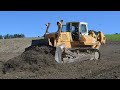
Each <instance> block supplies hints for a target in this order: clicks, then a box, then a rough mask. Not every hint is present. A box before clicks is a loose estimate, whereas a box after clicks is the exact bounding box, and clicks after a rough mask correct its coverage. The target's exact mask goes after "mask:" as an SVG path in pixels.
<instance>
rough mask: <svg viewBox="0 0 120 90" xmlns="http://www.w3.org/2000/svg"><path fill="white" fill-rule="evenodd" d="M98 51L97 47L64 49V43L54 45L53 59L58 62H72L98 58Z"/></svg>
mask: <svg viewBox="0 0 120 90" xmlns="http://www.w3.org/2000/svg"><path fill="white" fill-rule="evenodd" d="M98 59H100V52H99V50H97V49H80V48H79V49H72V50H70V49H66V48H65V46H64V44H63V45H60V46H58V47H56V51H55V60H56V61H57V62H58V63H72V62H80V61H83V60H98Z"/></svg>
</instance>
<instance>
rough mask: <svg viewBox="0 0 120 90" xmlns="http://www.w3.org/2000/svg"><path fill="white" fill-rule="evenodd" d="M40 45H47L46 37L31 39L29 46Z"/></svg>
mask: <svg viewBox="0 0 120 90" xmlns="http://www.w3.org/2000/svg"><path fill="white" fill-rule="evenodd" d="M42 45H49V41H48V39H37V40H32V43H31V46H42Z"/></svg>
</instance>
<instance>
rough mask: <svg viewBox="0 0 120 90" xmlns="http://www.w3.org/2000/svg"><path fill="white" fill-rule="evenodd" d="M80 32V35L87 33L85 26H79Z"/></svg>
mask: <svg viewBox="0 0 120 90" xmlns="http://www.w3.org/2000/svg"><path fill="white" fill-rule="evenodd" d="M81 32H82V33H86V32H87V28H86V25H84V24H81Z"/></svg>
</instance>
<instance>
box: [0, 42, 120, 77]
mask: <svg viewBox="0 0 120 90" xmlns="http://www.w3.org/2000/svg"><path fill="white" fill-rule="evenodd" d="M51 49H52V48H48V47H46V46H44V47H36V48H33V49H31V50H28V51H26V52H23V53H22V54H21V55H19V56H17V57H14V58H12V59H10V60H8V61H7V62H0V64H1V66H2V67H1V68H0V70H1V71H2V73H3V75H1V77H2V78H39V79H41V78H42V79H66V78H67V79H89V78H90V79H91V78H92V79H96V78H97V79H98V78H99V79H101V78H102V79H109V78H112V79H118V78H120V42H113V41H107V43H106V44H105V45H102V46H101V48H100V52H101V59H100V60H97V61H95V60H92V61H81V62H77V63H69V64H58V63H56V62H55V60H54V52H51Z"/></svg>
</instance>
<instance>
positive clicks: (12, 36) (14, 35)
mask: <svg viewBox="0 0 120 90" xmlns="http://www.w3.org/2000/svg"><path fill="white" fill-rule="evenodd" d="M10 38H25V35H24V34H13V35H12V34H7V35H0V39H10Z"/></svg>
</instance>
